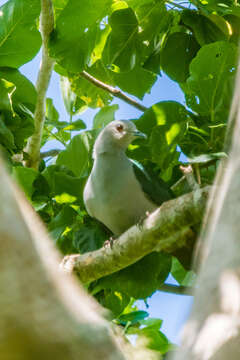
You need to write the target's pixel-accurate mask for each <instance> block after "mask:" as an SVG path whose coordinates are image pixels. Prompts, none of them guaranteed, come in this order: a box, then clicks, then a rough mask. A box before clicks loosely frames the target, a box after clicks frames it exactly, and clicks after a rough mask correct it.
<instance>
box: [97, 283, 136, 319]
mask: <svg viewBox="0 0 240 360" xmlns="http://www.w3.org/2000/svg"><path fill="white" fill-rule="evenodd" d="M95 297H96V299H97V300H98V301H99V302H100V304H101V305H102V306H104V307H105V308H107V309H109V310H111V312H112V313H113V315H114V317H117V316H118V315H119V314H121V312H122V311H123V310H124V309H125V307H126V306H127V305H128V304H129V301H130V298H129V296H127V295H125V294H124V293H120V292H117V291H112V290H108V289H107V290H103V291H101V292H100V293H98V294H96V295H95Z"/></svg>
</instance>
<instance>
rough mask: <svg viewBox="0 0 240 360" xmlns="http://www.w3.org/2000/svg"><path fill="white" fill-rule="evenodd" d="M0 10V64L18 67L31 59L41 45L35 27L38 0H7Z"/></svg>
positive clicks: (38, 9) (38, 7)
mask: <svg viewBox="0 0 240 360" xmlns="http://www.w3.org/2000/svg"><path fill="white" fill-rule="evenodd" d="M0 12H1V26H0V66H9V67H14V68H18V67H19V66H21V65H23V64H25V63H26V62H28V61H29V60H31V59H32V58H33V57H34V56H35V55H36V54H37V53H38V51H39V49H40V46H41V35H40V33H39V31H38V30H37V27H36V19H37V18H38V16H39V14H40V1H39V0H21V1H19V0H9V1H8V2H7V3H6V4H4V5H3V6H1V7H0ZM19 44H21V45H19Z"/></svg>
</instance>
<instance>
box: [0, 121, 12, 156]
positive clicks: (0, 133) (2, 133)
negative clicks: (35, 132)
mask: <svg viewBox="0 0 240 360" xmlns="http://www.w3.org/2000/svg"><path fill="white" fill-rule="evenodd" d="M0 144H2V145H3V146H4V147H6V148H7V149H9V150H10V149H11V150H13V149H14V148H15V143H14V137H13V134H12V132H11V131H10V130H9V129H8V128H7V126H6V125H5V123H4V121H3V116H1V115H0Z"/></svg>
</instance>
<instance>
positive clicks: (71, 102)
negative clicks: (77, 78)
mask: <svg viewBox="0 0 240 360" xmlns="http://www.w3.org/2000/svg"><path fill="white" fill-rule="evenodd" d="M60 89H61V94H62V98H63V102H64V105H65V109H66V110H67V113H68V114H69V115H74V114H75V113H76V109H75V104H76V100H77V95H76V94H75V93H74V92H73V91H72V89H71V83H70V81H69V79H68V78H67V77H65V76H61V77H60Z"/></svg>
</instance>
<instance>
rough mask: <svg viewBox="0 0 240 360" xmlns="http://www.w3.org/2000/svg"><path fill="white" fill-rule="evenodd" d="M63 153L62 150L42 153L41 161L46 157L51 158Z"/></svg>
mask: <svg viewBox="0 0 240 360" xmlns="http://www.w3.org/2000/svg"><path fill="white" fill-rule="evenodd" d="M61 151H62V150H60V149H52V150H48V151H43V152H41V154H40V156H41V159H45V158H46V157H49V156H56V155H58V154H59V153H60V152H61Z"/></svg>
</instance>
